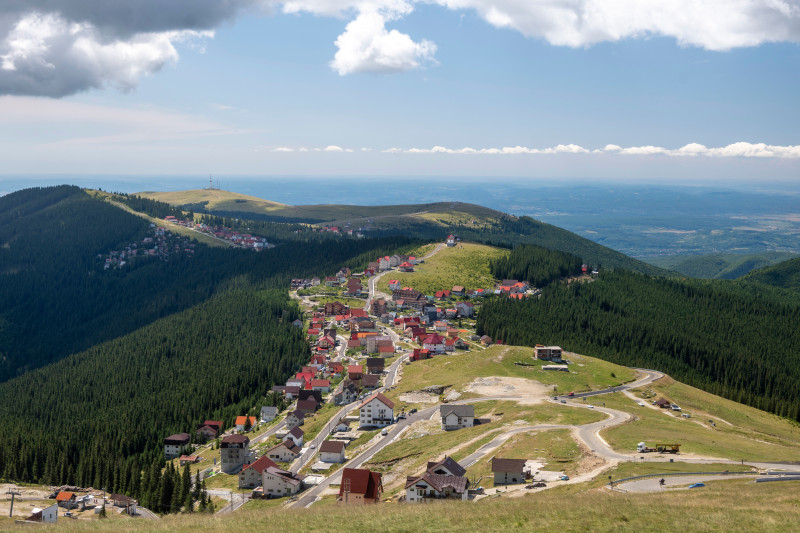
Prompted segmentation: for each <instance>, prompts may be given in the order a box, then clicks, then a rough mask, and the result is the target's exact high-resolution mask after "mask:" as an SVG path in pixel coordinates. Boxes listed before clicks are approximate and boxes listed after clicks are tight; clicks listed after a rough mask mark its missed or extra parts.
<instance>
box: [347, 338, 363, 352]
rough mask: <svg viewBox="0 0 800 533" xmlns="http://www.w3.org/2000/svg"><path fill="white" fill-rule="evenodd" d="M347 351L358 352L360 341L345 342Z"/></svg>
mask: <svg viewBox="0 0 800 533" xmlns="http://www.w3.org/2000/svg"><path fill="white" fill-rule="evenodd" d="M347 349H348V350H360V349H361V340H360V339H350V340H349V341H347Z"/></svg>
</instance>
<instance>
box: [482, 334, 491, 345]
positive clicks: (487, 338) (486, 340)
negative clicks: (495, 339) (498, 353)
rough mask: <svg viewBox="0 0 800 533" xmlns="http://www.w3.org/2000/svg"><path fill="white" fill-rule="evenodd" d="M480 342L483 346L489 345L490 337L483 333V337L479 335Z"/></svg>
mask: <svg viewBox="0 0 800 533" xmlns="http://www.w3.org/2000/svg"><path fill="white" fill-rule="evenodd" d="M481 344H483V345H484V346H489V345H490V344H492V338H491V337H490V336H489V335H484V336H483V337H481Z"/></svg>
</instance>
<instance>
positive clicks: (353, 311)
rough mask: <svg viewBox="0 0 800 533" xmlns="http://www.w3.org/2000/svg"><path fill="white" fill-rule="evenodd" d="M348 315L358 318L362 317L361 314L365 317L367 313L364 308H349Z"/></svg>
mask: <svg viewBox="0 0 800 533" xmlns="http://www.w3.org/2000/svg"><path fill="white" fill-rule="evenodd" d="M350 316H351V317H353V318H358V317H362V316H363V317H366V318H368V317H369V315H368V314H367V312H366V311H365V310H364V309H351V310H350Z"/></svg>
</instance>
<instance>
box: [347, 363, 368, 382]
mask: <svg viewBox="0 0 800 533" xmlns="http://www.w3.org/2000/svg"><path fill="white" fill-rule="evenodd" d="M363 375H364V369H363V368H361V365H348V367H347V378H348V379H349V380H350V381H361V376H363Z"/></svg>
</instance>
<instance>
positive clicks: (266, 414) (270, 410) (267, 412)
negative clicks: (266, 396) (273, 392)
mask: <svg viewBox="0 0 800 533" xmlns="http://www.w3.org/2000/svg"><path fill="white" fill-rule="evenodd" d="M276 416H278V408H277V407H275V406H274V405H265V406H263V407H261V421H262V422H272V421H273V420H275V417H276Z"/></svg>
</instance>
